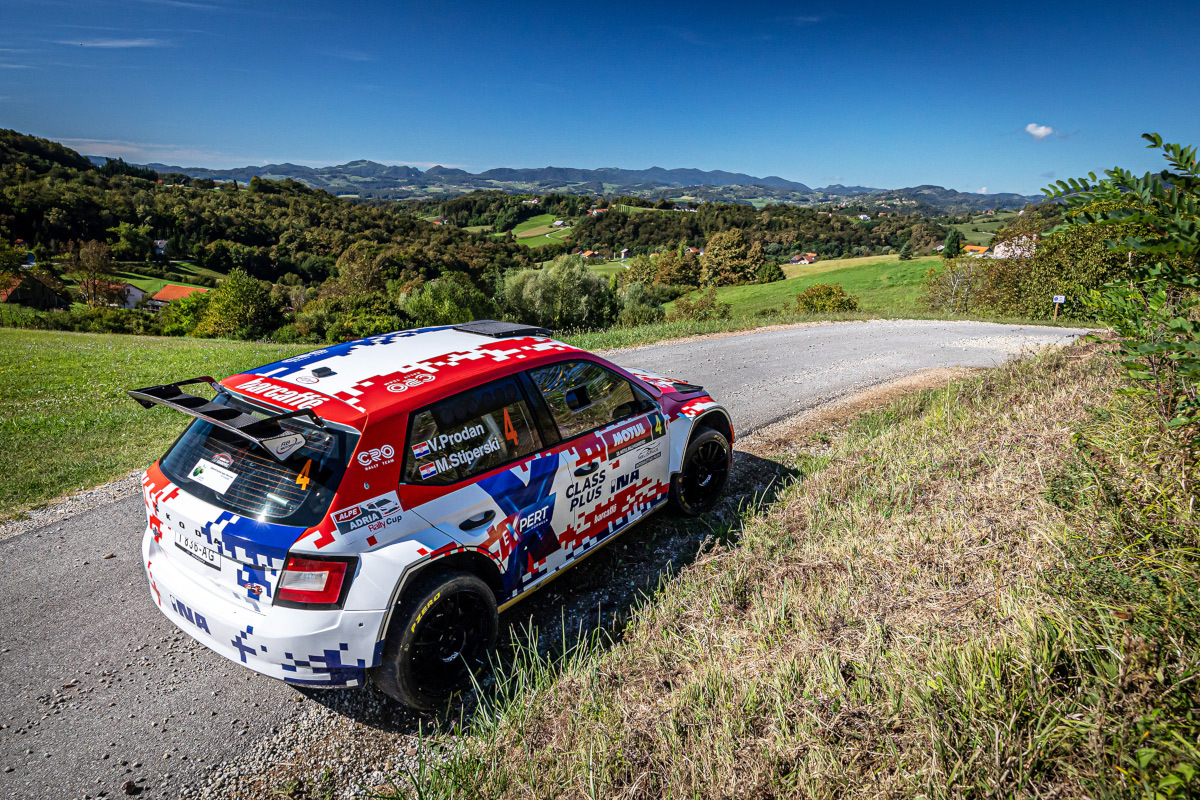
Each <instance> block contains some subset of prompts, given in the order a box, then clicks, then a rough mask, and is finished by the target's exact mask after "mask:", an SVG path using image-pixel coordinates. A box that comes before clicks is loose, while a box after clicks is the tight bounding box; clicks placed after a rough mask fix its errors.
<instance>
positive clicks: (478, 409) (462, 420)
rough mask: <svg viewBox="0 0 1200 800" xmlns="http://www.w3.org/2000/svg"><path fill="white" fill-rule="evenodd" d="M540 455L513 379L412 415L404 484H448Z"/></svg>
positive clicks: (530, 420)
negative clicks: (531, 455) (533, 454)
mask: <svg viewBox="0 0 1200 800" xmlns="http://www.w3.org/2000/svg"><path fill="white" fill-rule="evenodd" d="M541 449H542V438H541V436H540V435H539V434H538V430H537V426H536V425H535V424H534V422H533V414H532V413H531V412H530V410H529V405H528V404H527V403H526V402H525V396H524V394H522V392H521V387H520V385H519V384H518V383H517V381H516V379H515V378H504V379H503V380H499V381H494V382H492V383H487V384H484V385H483V386H480V387H478V388H475V389H471V390H469V391H466V392H461V393H460V394H456V395H453V396H451V397H448V398H446V399H445V400H442V401H441V402H438V403H435V404H433V405H432V406H429V407H428V408H424V409H422V410H420V411H418V412H416V413H415V414H413V416H412V422H411V423H410V424H409V433H408V444H407V447H406V451H405V456H404V459H405V468H404V479H405V480H406V481H407V482H408V483H423V484H446V483H454V482H455V481H460V480H462V479H463V478H468V477H470V476H472V475H478V474H479V473H481V472H486V471H487V470H489V469H492V468H493V467H498V466H500V465H501V464H507V463H508V462H509V461H513V460H515V459H518V458H521V457H523V456H526V455H529V454H530V453H535V452H537V451H538V450H541Z"/></svg>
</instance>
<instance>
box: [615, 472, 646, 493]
mask: <svg viewBox="0 0 1200 800" xmlns="http://www.w3.org/2000/svg"><path fill="white" fill-rule="evenodd" d="M640 477H642V476H641V474H640V473H639V472H638V471H637V470H636V469H635V470H634V471H633V472H631V473H629V474H628V475H618V476H617V479H616V480H615V481H613V485H612V486H610V487H608V493H609V494H616V493H617V492H619V491H621V490H622V489H624V488H625V487H626V486H630V485H632V484H633V483H635V482H636V481H637V480H638V478H640Z"/></svg>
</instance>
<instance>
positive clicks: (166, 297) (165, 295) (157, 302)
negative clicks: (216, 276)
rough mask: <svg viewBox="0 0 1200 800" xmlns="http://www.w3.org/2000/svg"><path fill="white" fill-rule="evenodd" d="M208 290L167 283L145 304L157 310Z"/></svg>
mask: <svg viewBox="0 0 1200 800" xmlns="http://www.w3.org/2000/svg"><path fill="white" fill-rule="evenodd" d="M207 291H208V289H202V288H200V287H199V286H180V285H179V284H177V283H168V284H167V285H166V286H164V287H163V288H161V289H159V290H158V291H157V292H155V293H154V296H153V297H151V298H150V302H149V303H148V304H147V305H149V306H151V307H152V308H155V309H159V308H162V307H164V306H169V305H171V303H174V302H175V301H176V300H182V299H183V298H185V297H190V296H191V295H193V294H195V293H196V292H207Z"/></svg>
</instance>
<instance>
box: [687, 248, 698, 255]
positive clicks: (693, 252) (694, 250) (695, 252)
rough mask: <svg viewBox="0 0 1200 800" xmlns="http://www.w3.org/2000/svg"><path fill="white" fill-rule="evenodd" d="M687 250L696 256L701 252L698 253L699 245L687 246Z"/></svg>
mask: <svg viewBox="0 0 1200 800" xmlns="http://www.w3.org/2000/svg"><path fill="white" fill-rule="evenodd" d="M687 251H688V252H689V253H691V254H692V255H694V256H698V255H700V254H701V253H700V248H699V247H689V248H688V249H687Z"/></svg>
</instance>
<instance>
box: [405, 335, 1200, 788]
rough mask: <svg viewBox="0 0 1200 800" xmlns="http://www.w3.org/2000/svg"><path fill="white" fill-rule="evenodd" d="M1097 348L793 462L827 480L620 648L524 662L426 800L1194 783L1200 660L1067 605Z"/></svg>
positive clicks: (981, 385)
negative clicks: (1057, 500) (1191, 757)
mask: <svg viewBox="0 0 1200 800" xmlns="http://www.w3.org/2000/svg"><path fill="white" fill-rule="evenodd" d="M1098 348H1099V346H1098V345H1088V346H1076V347H1074V348H1071V349H1070V350H1068V351H1065V352H1062V353H1052V354H1048V355H1044V356H1042V357H1039V358H1037V359H1033V360H1026V361H1023V362H1017V363H1013V364H1010V365H1008V366H1006V367H1002V368H1000V369H998V370H995V371H992V372H989V373H987V374H985V375H984V376H982V377H979V378H972V379H968V380H965V381H960V382H957V383H952V384H947V386H946V387H945V388H943V389H939V390H934V391H926V392H923V393H920V394H917V395H912V396H909V397H906V398H904V399H901V400H899V401H897V402H895V403H894V404H892V405H890V406H889V407H888V408H887V409H886V410H885V411H883V412H879V413H872V414H868V415H867V416H865V417H862V418H860V419H858V420H857V421H855V422H853V423H850V424H849V426H848V427H847V428H846V430H845V431H844V432H843V433H842V434H840V435H838V436H837V437H836V438H835V439H834V440H832V441H823V440H822V437H820V436H817V437H812V436H807V437H805V438H804V439H803V440H802V441H800V442H798V443H797V446H796V448H795V449H794V450H793V452H791V453H790V454H789V456H788V457H789V459H790V460H791V462H792V463H793V464H795V465H796V466H797V467H798V468H799V469H800V472H801V474H802V475H804V476H806V477H802V478H801V479H800V480H799V481H798V482H797V483H796V484H795V485H794V486H793V487H792V488H791V489H790V490H788V491H787V492H786V493H785V495H784V497H783V499H782V501H780V502H778V503H776V504H774V505H773V506H771V507H770V508H768V509H766V510H765V511H763V512H762V513H759V514H757V515H755V514H750V515H745V516H744V517H743V519H745V523H744V526H742V527H740V528H735V529H733V530H730V531H725V532H721V531H718V532H717V534H718V535H717V545H716V546H715V547H713V549H712V550H711V551H710V552H708V553H707V554H706V555H704V556H702V557H701V558H699V559H698V560H697V561H696V562H695V563H694V564H693V565H692V566H690V567H688V568H687V569H686V570H684V571H683V572H682V574H681V575H679V576H678V577H677V578H676V579H675V580H673V581H671V582H669V583H664V585H663V586H662V588H661V589H660V591H659V592H658V593H657V595H656V596H655V597H653V598H650V599H649V600H648V601H647V602H646V604H645V605H644V606H643V607H642V608H641V609H640V610H639V611H638V612H637V613H636V614H635V615H634V617H633V619H632V620H631V621H630V623H629V625H628V627H627V628H626V629H625V630H624V631H623V633H622V635H621V637H620V641H619V642H618V643H617V644H615V645H614V646H611V647H602V646H600V645H599V643H596V642H589V643H584V644H582V645H580V646H578V647H576V648H575V649H574V650H571V651H570V652H568V654H567V655H565V656H562V657H560V658H558V659H553V660H552V659H549V658H547V657H544V656H540V655H538V654H536V653H534V652H531V651H525V652H518V653H517V654H516V655H517V658H516V665H515V666H513V667H511V668H509V669H508V670H507V671H506V674H505V675H504V676H502V679H501V681H500V689H499V690H498V691H497V693H496V697H495V698H494V699H493V702H492V704H491V705H487V704H485V705H484V706H483V707H482V709H481V710H480V711H479V712H478V713H477V715H476V717H475V719H474V722H473V725H472V727H471V728H469V730H468V732H469V734H470V735H469V736H467V737H465V738H461V739H460V740H459V742H458V746H457V747H456V748H453V749H447V752H446V754H445V758H444V760H442V761H441V762H440V763H437V764H429V765H426V767H425V769H424V770H423V771H422V773H421V774H420V775H419V776H414V777H413V778H412V779H413V787H414V789H415V790H416V793H417V794H418V795H419V796H421V797H449V796H481V797H628V798H643V797H646V798H649V797H775V796H806V797H807V796H812V797H831V796H856V797H879V796H885V797H912V796H936V797H962V796H977V795H1004V796H1011V795H1022V796H1054V797H1067V796H1070V797H1097V796H1104V795H1107V794H1114V795H1120V796H1128V795H1131V794H1132V795H1136V794H1139V793H1142V792H1143V791H1150V792H1151V793H1153V792H1154V791H1155V789H1154V788H1153V787H1156V786H1159V785H1160V783H1161V782H1162V781H1167V784H1170V781H1171V780H1174V779H1172V778H1170V775H1172V774H1174V773H1172V770H1173V769H1174V770H1176V771H1177V772H1178V771H1179V770H1184V771H1185V772H1186V769H1190V767H1186V764H1185V765H1184V766H1183V767H1180V766H1178V764H1179V763H1182V762H1180V756H1179V753H1180V752H1184V750H1181V749H1180V748H1181V746H1180V745H1178V744H1177V743H1174V744H1173V743H1172V742H1173V741H1174V740H1173V738H1172V737H1174V738H1180V731H1182V732H1184V733H1185V734H1186V736H1184V737H1182V738H1184V739H1185V740H1186V739H1187V738H1188V737H1190V738H1191V739H1194V734H1195V733H1196V731H1195V730H1194V729H1193V728H1194V726H1193V728H1189V727H1188V725H1190V723H1188V724H1186V725H1185V724H1184V723H1182V722H1180V721H1179V720H1182V719H1185V717H1186V719H1188V720H1190V719H1191V716H1190V714H1191V711H1190V705H1189V704H1194V701H1195V698H1194V697H1193V696H1192V695H1191V694H1190V690H1188V691H1182V692H1175V695H1174V697H1173V698H1172V697H1171V693H1172V692H1174V691H1175V689H1176V688H1177V687H1178V686H1180V685H1184V684H1185V683H1186V681H1188V680H1190V678H1187V677H1184V676H1185V674H1187V675H1190V674H1191V673H1189V672H1187V670H1188V669H1192V668H1194V666H1195V662H1194V660H1193V661H1191V662H1189V661H1188V659H1187V658H1182V657H1179V658H1175V657H1174V656H1173V657H1172V658H1173V659H1174V660H1172V659H1166V660H1165V661H1163V660H1161V659H1160V661H1159V662H1158V666H1157V667H1155V668H1154V669H1157V672H1154V669H1151V666H1150V660H1147V658H1143V657H1142V655H1139V654H1144V653H1148V652H1150V651H1151V649H1152V648H1151V647H1150V646H1149V645H1147V644H1146V642H1147V639H1145V638H1142V637H1139V636H1136V635H1134V634H1133V633H1131V631H1130V630H1128V629H1126V628H1123V627H1122V622H1121V621H1120V620H1121V619H1123V617H1121V618H1114V617H1112V616H1110V615H1109V614H1107V612H1103V611H1100V612H1098V611H1097V610H1096V609H1097V608H1098V607H1099V606H1097V605H1096V603H1095V602H1093V600H1092V599H1089V598H1088V597H1085V596H1083V595H1082V594H1081V593H1080V592H1079V591H1076V590H1071V591H1065V590H1064V589H1063V587H1064V586H1066V585H1068V584H1072V583H1080V582H1086V581H1085V580H1084V579H1083V578H1081V577H1080V576H1086V575H1087V568H1086V567H1087V563H1090V562H1081V561H1080V560H1079V559H1078V558H1077V552H1076V551H1077V549H1078V548H1077V547H1076V544H1075V543H1073V542H1074V541H1075V540H1073V534H1072V528H1071V527H1070V525H1069V520H1068V519H1067V517H1066V516H1065V515H1064V512H1063V510H1062V509H1061V508H1060V506H1059V505H1055V504H1053V503H1051V502H1050V501H1049V500H1048V499H1047V497H1048V496H1052V495H1053V494H1054V493H1053V492H1051V491H1050V490H1049V489H1048V486H1049V484H1050V483H1054V482H1058V483H1061V480H1062V476H1064V475H1072V474H1075V472H1073V470H1075V469H1076V467H1075V466H1073V465H1075V464H1076V456H1075V454H1074V448H1073V445H1072V432H1073V428H1074V427H1076V426H1079V425H1081V424H1083V423H1084V422H1085V421H1086V420H1087V419H1089V414H1090V413H1092V412H1090V411H1089V409H1096V408H1103V407H1105V406H1106V404H1107V403H1108V402H1109V399H1110V397H1111V396H1112V393H1113V391H1114V390H1115V389H1116V388H1117V387H1118V383H1117V380H1118V379H1117V375H1116V372H1115V370H1114V369H1113V368H1112V364H1111V361H1110V360H1109V359H1107V358H1097V357H1095V356H1096V354H1097V350H1098ZM1089 519H1095V517H1089ZM1076 522H1078V520H1076ZM1081 564H1082V565H1083V567H1082V568H1081ZM1064 576H1065V577H1064ZM1068 588H1069V587H1068ZM1076 589H1078V587H1077V586H1076ZM1169 627H1171V626H1170V625H1164V626H1163V629H1164V630H1166V629H1167V628H1169ZM1181 647H1182V645H1180V647H1177V648H1175V650H1174V651H1173V652H1175V653H1176V655H1178V654H1179V653H1181V652H1183V650H1181V649H1180V648H1181ZM1167 649H1171V648H1167ZM1164 652H1165V651H1164ZM1189 657H1190V656H1189ZM1185 663H1188V664H1190V665H1191V666H1187V667H1185V666H1183V665H1184V664H1185ZM1139 665H1141V666H1140V667H1139ZM1164 665H1165V666H1164ZM1139 687H1140V688H1139ZM1176 701H1179V702H1176ZM1180 702H1182V703H1183V706H1182V708H1183V710H1182V711H1181V710H1180V708H1181V706H1180V705H1179V703H1180ZM1173 704H1174V705H1173ZM1155 709H1157V710H1155ZM1154 715H1161V717H1162V720H1163V724H1162V725H1158V727H1155V725H1150V724H1148V723H1146V720H1147V719H1148V718H1150V717H1152V716H1154ZM1156 724H1157V723H1156ZM1185 743H1186V742H1185ZM1171 747H1174V748H1175V749H1174V750H1171V749H1170V748H1171ZM1147 752H1149V753H1169V757H1168V756H1166V755H1164V756H1163V757H1162V758H1160V759H1159V761H1160V762H1161V763H1157V764H1156V762H1155V758H1157V756H1153V755H1145V754H1146V753H1147ZM1164 776H1166V777H1164ZM1185 777H1186V776H1185ZM1185 783H1186V781H1185ZM1181 785H1182V784H1181ZM1160 794H1161V795H1162V796H1169V795H1170V792H1169V791H1168V792H1160Z"/></svg>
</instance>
